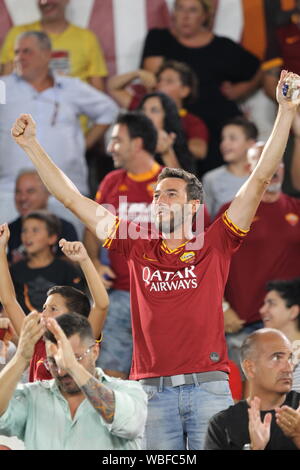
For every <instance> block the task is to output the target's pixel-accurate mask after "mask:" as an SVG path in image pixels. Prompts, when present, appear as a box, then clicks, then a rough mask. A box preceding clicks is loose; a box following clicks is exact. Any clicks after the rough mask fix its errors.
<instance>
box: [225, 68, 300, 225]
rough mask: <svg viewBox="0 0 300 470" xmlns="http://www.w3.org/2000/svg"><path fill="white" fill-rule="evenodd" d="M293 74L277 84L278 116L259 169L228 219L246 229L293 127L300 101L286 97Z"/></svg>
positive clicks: (240, 193)
mask: <svg viewBox="0 0 300 470" xmlns="http://www.w3.org/2000/svg"><path fill="white" fill-rule="evenodd" d="M291 75H294V74H291V73H288V72H286V71H282V73H281V76H280V80H279V82H278V85H277V101H278V104H279V107H278V114H277V118H276V121H275V124H274V127H273V130H272V133H271V135H270V137H269V139H268V141H267V143H266V145H265V148H264V150H263V153H262V155H261V157H260V160H259V162H258V164H257V166H256V168H255V169H254V171H253V173H252V174H251V175H250V177H249V178H248V180H247V181H246V183H244V184H243V186H242V187H241V189H240V190H239V191H238V193H237V195H236V197H235V198H234V200H233V201H232V203H231V205H230V207H229V209H228V217H229V218H230V219H231V220H232V222H233V223H234V224H236V225H237V226H238V227H239V228H240V229H243V230H248V229H249V227H250V224H251V222H252V220H253V217H254V215H255V212H256V210H257V207H258V205H259V203H260V202H261V199H262V196H263V194H264V191H265V189H266V188H267V186H268V184H269V182H270V181H271V178H272V176H273V174H274V173H275V172H276V170H277V168H278V166H279V164H280V161H281V159H282V157H283V153H284V150H285V147H286V143H287V140H288V136H289V132H290V128H291V125H292V122H293V119H294V116H295V113H296V110H297V106H298V105H299V102H300V100H299V99H297V100H295V101H291V100H289V99H287V98H285V97H284V96H283V93H282V87H283V84H284V82H285V80H286V78H288V77H290V76H291ZM296 77H298V76H296Z"/></svg>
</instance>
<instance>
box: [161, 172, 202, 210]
mask: <svg viewBox="0 0 300 470" xmlns="http://www.w3.org/2000/svg"><path fill="white" fill-rule="evenodd" d="M166 178H180V179H182V180H184V181H185V182H186V194H187V200H188V201H191V200H195V199H196V200H197V199H199V201H200V203H201V204H202V203H203V187H202V183H201V181H199V180H198V178H197V176H195V175H193V174H192V173H189V172H188V171H185V170H183V169H182V168H164V169H163V170H162V171H161V172H160V174H159V175H158V178H157V182H158V183H160V182H161V181H162V180H164V179H166Z"/></svg>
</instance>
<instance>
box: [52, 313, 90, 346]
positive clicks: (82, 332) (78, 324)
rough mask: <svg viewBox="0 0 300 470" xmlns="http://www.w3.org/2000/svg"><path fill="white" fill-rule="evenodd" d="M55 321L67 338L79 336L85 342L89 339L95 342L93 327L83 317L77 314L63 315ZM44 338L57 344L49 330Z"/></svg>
mask: <svg viewBox="0 0 300 470" xmlns="http://www.w3.org/2000/svg"><path fill="white" fill-rule="evenodd" d="M55 320H56V321H57V323H58V324H59V326H60V327H61V329H62V330H63V332H64V333H65V335H66V337H67V338H70V337H71V336H73V335H75V334H78V335H79V338H80V340H81V341H85V340H87V339H91V340H94V335H93V331H92V327H91V325H90V323H89V321H88V320H87V319H86V318H85V317H83V316H82V315H79V314H78V313H75V312H69V313H63V314H62V315H59V316H58V317H56V318H55ZM44 338H45V340H48V341H51V343H54V344H56V343H57V341H56V339H55V336H54V335H53V334H52V333H51V331H49V330H46V332H45V334H44Z"/></svg>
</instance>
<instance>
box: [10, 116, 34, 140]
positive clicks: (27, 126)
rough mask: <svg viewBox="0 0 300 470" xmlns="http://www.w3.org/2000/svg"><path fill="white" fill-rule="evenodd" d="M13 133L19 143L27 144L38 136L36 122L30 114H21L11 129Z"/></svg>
mask: <svg viewBox="0 0 300 470" xmlns="http://www.w3.org/2000/svg"><path fill="white" fill-rule="evenodd" d="M11 135H12V136H13V138H14V140H15V141H16V142H17V144H19V145H25V144H26V143H28V142H29V141H30V140H32V139H34V138H35V136H36V124H35V122H34V120H33V119H32V117H31V115H30V114H21V115H20V116H19V118H18V119H17V120H16V122H15V123H14V125H13V127H12V129H11Z"/></svg>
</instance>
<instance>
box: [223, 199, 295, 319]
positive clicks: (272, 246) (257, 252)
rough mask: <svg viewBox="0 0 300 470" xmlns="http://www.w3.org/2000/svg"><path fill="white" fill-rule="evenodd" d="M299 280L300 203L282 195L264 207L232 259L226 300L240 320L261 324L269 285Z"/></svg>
mask: <svg viewBox="0 0 300 470" xmlns="http://www.w3.org/2000/svg"><path fill="white" fill-rule="evenodd" d="M228 206H229V203H228V204H225V205H224V206H223V207H222V208H221V209H220V212H219V214H221V213H223V212H224V210H226V209H227V207H228ZM298 276H300V200H299V199H296V198H293V197H290V196H288V195H286V194H283V193H282V194H281V196H280V198H279V199H278V201H276V202H273V203H267V202H261V203H260V205H259V207H258V209H257V212H256V215H255V217H254V220H253V223H252V225H251V231H250V233H249V235H248V236H247V239H246V240H245V242H244V243H243V246H242V247H241V249H240V250H239V251H238V253H235V254H234V256H233V257H232V261H231V265H230V271H229V276H228V281H227V284H226V288H225V298H226V300H227V301H228V302H229V304H230V305H231V307H232V308H233V310H235V311H236V312H237V314H238V316H239V317H240V318H242V319H243V320H246V323H254V322H256V321H259V320H261V317H260V314H259V309H260V307H261V306H262V304H263V300H264V297H265V295H266V289H265V288H266V284H267V282H268V281H271V280H275V279H293V278H295V277H298Z"/></svg>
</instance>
